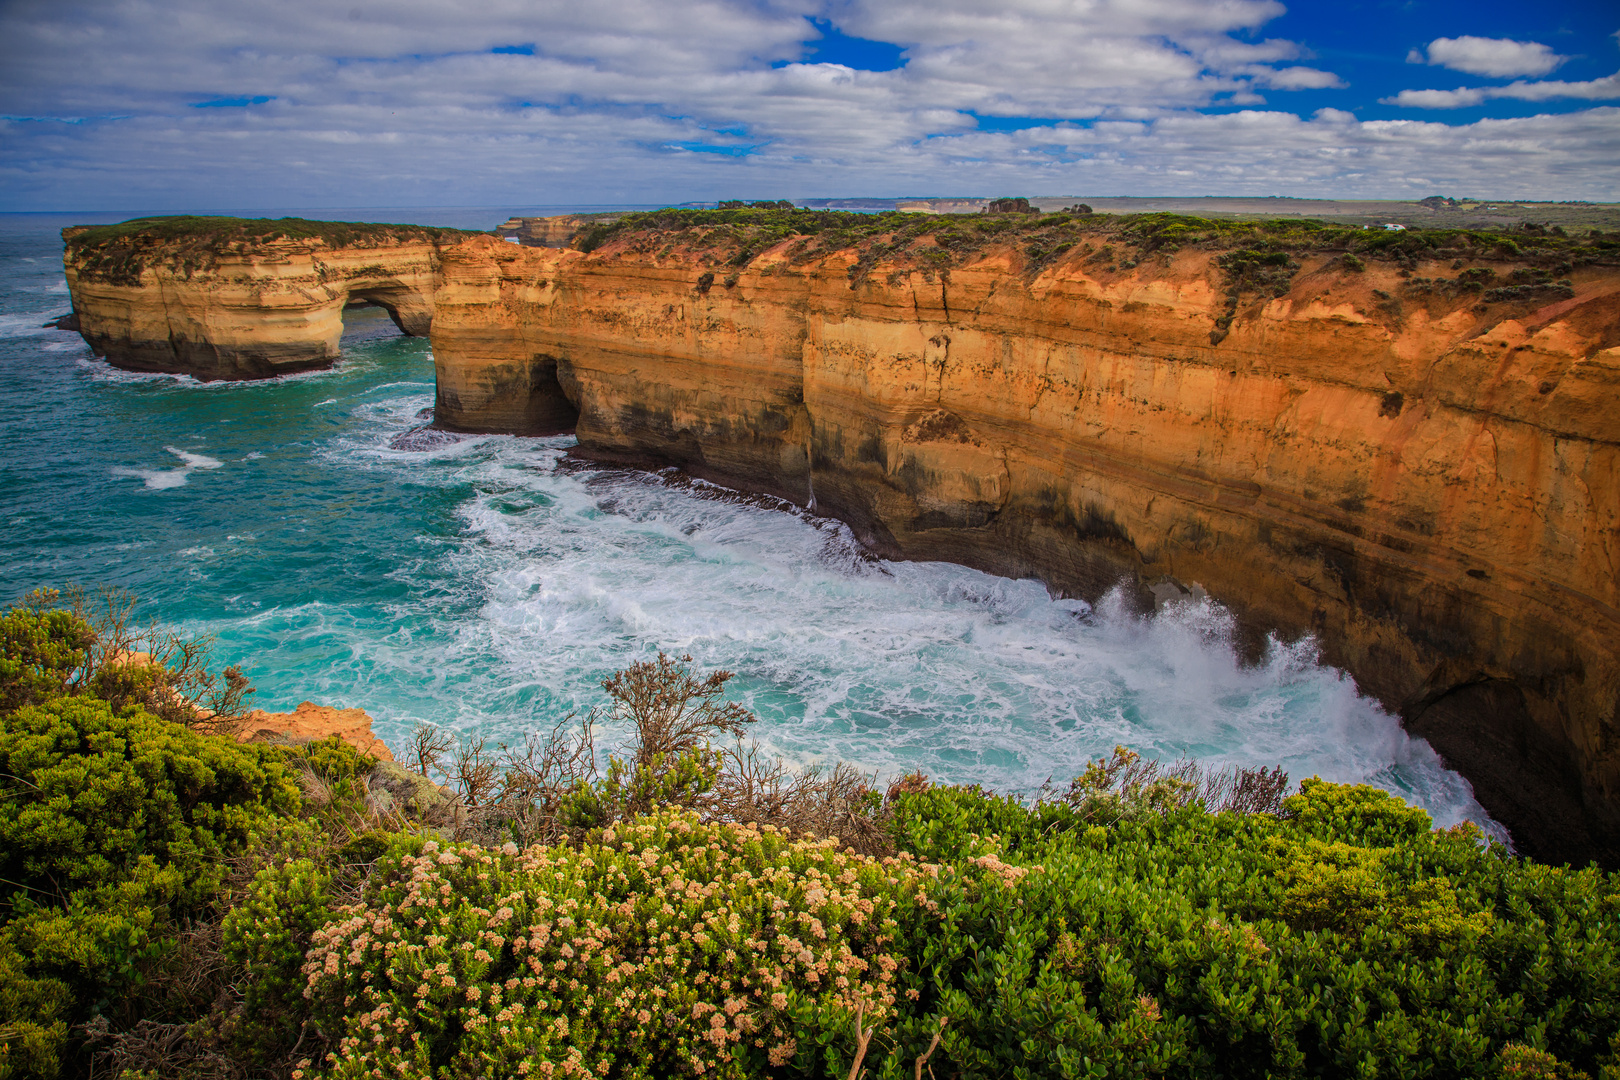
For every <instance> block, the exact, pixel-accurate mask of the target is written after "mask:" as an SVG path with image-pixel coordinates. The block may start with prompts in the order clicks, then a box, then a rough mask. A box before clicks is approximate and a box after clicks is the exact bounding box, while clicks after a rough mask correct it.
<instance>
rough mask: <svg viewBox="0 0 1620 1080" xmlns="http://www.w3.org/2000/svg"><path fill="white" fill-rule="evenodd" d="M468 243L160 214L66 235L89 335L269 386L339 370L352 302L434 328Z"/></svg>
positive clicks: (145, 364) (113, 354)
mask: <svg viewBox="0 0 1620 1080" xmlns="http://www.w3.org/2000/svg"><path fill="white" fill-rule="evenodd" d="M466 235H468V234H466V233H462V232H459V231H457V230H451V229H428V228H422V227H419V226H387V225H384V226H377V225H358V224H353V223H332V222H308V221H298V220H296V219H293V220H288V219H284V220H282V221H240V220H238V219H233V218H159V219H151V220H149V221H143V222H132V223H126V224H124V225H113V226H102V227H97V228H73V229H65V230H63V238H64V239H65V240H66V242H67V248H66V251H65V253H64V256H63V264H64V269H65V271H66V274H67V280H68V288H69V290H70V292H71V293H72V296H73V310H74V313H75V314H76V315H77V317H78V322H79V327H78V328H79V331H80V333H82V334H83V335H84V339H85V341H86V342H88V343H89V345H90V347H91V348H92V349H94V350H95V351H96V353H97V355H101V356H105V357H106V358H107V360H108V362H109V363H111V364H113V365H115V366H117V367H121V368H126V369H128V370H131V371H167V372H176V373H182V374H188V375H193V376H195V377H197V378H199V379H203V380H212V379H257V378H268V377H271V376H275V375H280V374H285V373H288V372H294V371H304V370H308V369H311V368H320V367H327V366H330V365H331V364H332V363H333V361H335V360H336V359H337V358H338V339H339V338H341V337H342V335H343V308H344V305H345V304H350V303H357V302H369V303H374V304H378V305H380V306H382V307H384V308H386V309H387V310H388V313H389V315H391V316H392V317H393V319H394V322H395V323H396V324H398V326H399V328H400V329H401V330H402V331H404V332H405V333H407V334H415V335H421V336H425V335H426V334H427V332H428V328H429V326H430V325H431V323H432V319H433V289H434V286H435V285H436V283H437V278H438V268H439V253H440V250H441V248H442V247H443V246H444V245H446V244H454V243H456V242H458V241H459V240H460V239H461V238H463V237H464V236H466Z"/></svg>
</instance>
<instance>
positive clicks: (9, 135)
mask: <svg viewBox="0 0 1620 1080" xmlns="http://www.w3.org/2000/svg"><path fill="white" fill-rule="evenodd" d="M1282 10H1283V9H1282V7H1281V5H1280V4H1277V3H1275V2H1273V0H1221V2H1217V3H1211V2H1208V0H1086V2H1084V3H1058V2H1057V0H999V2H998V3H996V4H994V5H991V4H988V3H986V2H985V0H928V2H925V0H884V2H878V0H806V2H805V3H803V4H797V3H795V2H793V0H685V2H683V3H680V4H670V3H668V2H667V0H593V2H592V3H591V4H588V5H587V4H579V3H577V2H572V0H485V2H483V3H481V4H480V5H479V6H478V8H477V9H476V13H472V12H473V9H471V8H468V7H467V6H465V5H461V4H454V3H450V2H448V0H386V2H385V0H340V2H338V3H331V2H329V0H278V2H276V3H268V4H267V3H263V2H262V0H120V2H119V3H118V4H106V3H104V2H102V0H10V2H9V3H7V4H5V5H4V7H3V8H0V12H3V14H0V114H7V115H9V116H11V117H33V118H35V119H33V120H16V119H12V120H0V192H3V193H4V195H3V196H0V199H3V200H4V202H5V203H6V204H8V205H9V206H10V207H14V208H19V209H22V208H44V207H52V206H66V207H112V208H116V209H122V208H125V207H128V208H130V209H153V210H158V209H185V208H192V209H206V208H228V207H230V206H233V205H234V206H235V207H242V208H245V207H253V206H258V207H266V208H272V207H273V208H281V207H295V206H315V205H327V206H368V205H370V206H376V205H395V206H398V205H412V204H415V205H432V204H440V203H445V202H455V203H460V204H463V205H470V204H478V205H484V204H502V205H510V206H536V205H558V204H567V203H603V202H655V201H665V200H671V201H674V200H682V199H690V198H712V197H715V196H735V195H747V196H749V197H766V196H771V197H807V196H814V195H836V194H925V193H930V192H932V193H973V192H985V191H990V192H995V191H1002V190H1021V191H1027V192H1030V193H1048V194H1055V195H1067V194H1077V195H1079V194H1087V193H1093V194H1099V195H1104V194H1120V193H1141V194H1172V193H1202V192H1208V193H1229V194H1274V193H1285V192H1286V193H1289V194H1296V195H1307V194H1319V195H1346V196H1350V195H1362V196H1378V195H1405V194H1409V193H1412V192H1414V191H1419V190H1423V189H1424V188H1425V187H1428V186H1429V185H1431V184H1432V183H1438V182H1440V181H1442V180H1444V181H1445V182H1446V183H1448V184H1450V185H1452V186H1453V187H1455V188H1469V189H1474V190H1493V191H1511V190H1527V191H1528V190H1533V191H1537V192H1539V191H1541V190H1542V189H1543V188H1545V187H1546V183H1545V181H1544V180H1543V179H1537V178H1536V173H1535V170H1537V169H1543V170H1546V172H1545V173H1544V174H1543V175H1556V176H1557V177H1558V178H1559V180H1558V183H1559V184H1560V185H1562V186H1560V187H1559V188H1558V189H1557V192H1556V193H1555V194H1556V195H1557V197H1562V198H1591V197H1611V196H1612V195H1613V194H1614V192H1615V184H1616V181H1615V179H1614V177H1613V176H1612V173H1613V170H1612V162H1613V161H1614V159H1615V158H1616V157H1617V156H1620V151H1617V144H1620V135H1617V131H1620V125H1617V124H1616V119H1617V117H1620V113H1617V111H1616V110H1614V109H1603V108H1598V109H1589V110H1587V111H1586V112H1583V113H1577V114H1572V115H1566V116H1559V117H1547V118H1541V119H1539V120H1537V121H1525V122H1520V121H1500V122H1498V121H1482V122H1480V123H1477V124H1471V125H1466V126H1448V125H1445V124H1440V123H1418V122H1415V121H1402V122H1399V123H1398V124H1396V125H1395V126H1390V125H1389V124H1383V125H1380V124H1376V123H1362V122H1359V121H1357V120H1356V119H1355V117H1354V116H1353V115H1351V114H1350V113H1348V112H1343V111H1337V110H1323V111H1321V112H1318V113H1317V114H1316V116H1315V117H1313V118H1311V119H1308V120H1307V119H1301V118H1300V117H1298V116H1295V115H1292V114H1291V113H1288V112H1285V111H1264V110H1261V109H1259V108H1251V109H1250V110H1249V111H1245V112H1240V113H1235V114H1230V115H1225V116H1211V115H1204V114H1203V113H1201V112H1199V111H1198V110H1200V109H1202V108H1204V107H1206V106H1209V105H1210V104H1212V103H1217V102H1218V103H1220V104H1222V105H1237V106H1245V105H1248V106H1259V105H1262V104H1265V102H1266V99H1265V98H1262V97H1261V95H1260V94H1259V93H1258V92H1257V91H1260V90H1265V91H1267V92H1268V93H1271V92H1272V91H1276V92H1279V93H1281V94H1286V93H1287V92H1288V91H1292V90H1321V89H1329V88H1335V87H1339V86H1342V85H1344V83H1343V80H1342V79H1341V78H1340V77H1339V76H1338V75H1337V74H1336V73H1334V72H1332V71H1328V70H1323V69H1320V68H1317V67H1312V66H1306V65H1305V64H1304V63H1302V61H1307V60H1308V59H1309V57H1308V54H1307V53H1306V52H1305V50H1304V49H1302V48H1301V47H1300V46H1299V45H1297V44H1296V43H1294V42H1291V41H1286V40H1280V39H1258V38H1257V35H1258V31H1260V30H1261V29H1262V28H1263V27H1264V26H1265V24H1266V23H1267V22H1269V21H1270V20H1271V19H1273V18H1275V17H1276V16H1277V15H1279V14H1281V12H1282ZM807 15H814V16H818V17H826V18H830V19H831V20H832V21H833V22H834V24H835V25H837V26H839V27H840V28H842V29H843V30H844V31H845V32H846V33H848V34H850V35H852V36H858V37H866V38H871V39H875V40H880V41H887V42H892V43H894V44H895V45H898V46H900V47H901V48H902V49H903V50H904V55H905V57H906V60H907V62H906V64H905V66H904V67H902V68H900V69H898V70H894V71H882V72H877V71H861V70H853V69H851V68H849V67H844V66H841V65H838V64H831V63H814V62H812V63H804V62H800V58H801V56H802V53H803V49H802V45H801V43H802V42H803V41H804V40H806V39H807V38H811V37H813V36H814V31H813V30H812V29H811V28H810V24H809V23H807V22H806V21H805V16H807ZM1459 40H1460V39H1459ZM531 45H532V47H533V51H532V54H511V53H502V54H497V53H493V52H492V51H491V50H492V49H493V48H495V47H497V46H516V47H524V48H525V49H526V48H527V47H529V46H531ZM783 62H785V63H783ZM773 63H781V66H772V65H773ZM1607 82H1608V81H1607V80H1595V81H1594V83H1592V84H1581V83H1515V84H1513V85H1512V86H1507V87H1499V88H1496V91H1492V93H1496V92H1497V91H1500V96H1520V97H1523V98H1525V99H1527V100H1537V99H1536V98H1534V97H1531V96H1530V95H1532V94H1539V93H1544V92H1547V91H1546V90H1545V88H1549V87H1563V88H1564V90H1562V91H1560V93H1561V94H1562V95H1563V96H1581V94H1585V95H1586V96H1587V97H1590V98H1592V99H1594V100H1598V99H1602V98H1604V97H1605V96H1612V95H1609V94H1608V92H1607V91H1606V90H1604V89H1603V88H1602V87H1600V86H1597V84H1598V83H1607ZM1537 87H1541V88H1543V89H1537ZM1580 87H1586V88H1587V89H1586V90H1582V91H1579V93H1577V92H1576V90H1575V89H1571V88H1580ZM1407 93H1421V94H1430V95H1442V97H1440V98H1436V99H1435V101H1434V102H1431V103H1429V104H1427V105H1425V107H1428V108H1438V107H1441V105H1440V104H1439V102H1441V101H1445V100H1449V99H1448V98H1446V97H1444V95H1454V94H1457V93H1465V92H1464V91H1408V92H1407ZM256 96H263V97H266V98H269V99H270V100H267V101H265V102H264V103H262V104H257V105H252V106H248V107H242V108H205V109H196V108H192V107H191V106H192V105H195V104H197V103H200V102H205V101H210V100H217V99H240V98H244V97H246V98H252V97H256ZM1274 96H1275V95H1274ZM1404 97H1405V95H1402V97H1401V98H1398V99H1396V100H1398V101H1400V102H1401V103H1402V104H1406V103H1407V102H1406V101H1405V100H1404ZM1286 101H1287V99H1286V97H1277V98H1276V100H1274V101H1272V102H1271V103H1270V108H1272V109H1278V108H1285V107H1286ZM1449 107H1455V106H1449ZM976 117H977V118H979V119H976ZM997 117H1002V118H1007V117H1010V118H1027V117H1066V118H1068V119H1069V120H1070V121H1078V122H1067V123H1055V122H1054V123H1045V122H1042V123H1037V124H1035V126H1032V127H1028V128H1027V129H1025V130H1018V131H997V130H994V128H995V127H996V126H997V125H996V122H995V120H994V118H997ZM68 118H89V119H87V120H85V121H84V122H81V123H68V122H66V120H67V119H68ZM114 118H116V119H114ZM1599 121H1603V122H1599ZM1020 123H1026V124H1027V123H1028V121H1026V120H1021V121H1020ZM1605 123H1606V125H1607V126H1605ZM1502 124H1505V125H1508V126H1506V127H1503V126H1492V125H1502ZM1403 125H1404V126H1403ZM1515 125H1516V126H1515ZM1568 132H1576V133H1578V135H1569V136H1567V137H1566V134H1565V133H1568ZM1531 146H1535V147H1539V148H1540V149H1539V150H1536V151H1535V152H1534V153H1532V152H1530V151H1526V150H1522V149H1521V148H1523V147H1531ZM1505 147H1511V148H1513V149H1511V151H1510V150H1509V149H1505ZM714 150H718V151H740V153H736V154H733V153H727V152H707V151H714ZM1520 183H1523V184H1527V185H1529V186H1528V187H1524V188H1515V187H1514V185H1516V184H1520ZM1504 185H1505V186H1504ZM1423 193H1425V194H1427V193H1429V192H1428V191H1423Z"/></svg>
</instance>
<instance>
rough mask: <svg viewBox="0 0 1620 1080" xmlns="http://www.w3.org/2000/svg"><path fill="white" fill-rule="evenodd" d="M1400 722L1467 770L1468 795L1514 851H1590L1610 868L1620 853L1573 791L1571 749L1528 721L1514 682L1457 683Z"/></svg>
mask: <svg viewBox="0 0 1620 1080" xmlns="http://www.w3.org/2000/svg"><path fill="white" fill-rule="evenodd" d="M1405 726H1406V730H1407V731H1409V732H1410V733H1411V734H1413V735H1416V736H1419V737H1421V738H1424V739H1427V740H1428V741H1429V745H1431V746H1433V747H1434V748H1435V750H1436V751H1437V752H1439V754H1440V757H1441V758H1442V759H1443V760H1444V761H1445V763H1446V765H1447V766H1448V767H1449V768H1452V769H1455V770H1457V771H1458V772H1460V773H1462V774H1463V775H1464V776H1466V777H1468V780H1469V782H1470V783H1471V784H1473V785H1474V797H1475V798H1477V799H1478V800H1479V801H1480V804H1481V805H1483V806H1484V807H1485V808H1486V809H1488V810H1489V811H1490V812H1491V815H1492V816H1493V817H1495V818H1496V819H1497V820H1498V821H1500V822H1501V823H1502V824H1503V825H1505V826H1506V827H1507V829H1508V832H1509V833H1511V834H1512V836H1513V842H1514V844H1515V846H1517V848H1518V850H1519V852H1520V853H1521V854H1524V855H1529V856H1530V857H1532V858H1534V859H1537V860H1539V861H1541V862H1548V863H1565V862H1567V863H1571V864H1573V865H1576V866H1582V865H1585V863H1586V862H1587V861H1588V860H1592V859H1596V860H1597V861H1598V862H1599V863H1600V864H1602V865H1604V866H1606V867H1609V868H1613V867H1614V866H1615V865H1616V863H1617V861H1620V860H1617V854H1616V849H1617V843H1616V840H1617V838H1616V837H1615V836H1614V835H1613V834H1612V833H1605V831H1604V830H1603V829H1602V826H1601V825H1599V824H1596V819H1595V816H1594V815H1593V814H1592V813H1591V812H1590V811H1589V810H1588V809H1587V808H1586V807H1585V806H1583V805H1582V802H1581V799H1580V798H1579V796H1578V795H1577V794H1576V793H1577V792H1579V791H1580V790H1581V778H1580V773H1579V771H1578V770H1577V769H1576V768H1575V766H1574V764H1573V763H1572V761H1571V759H1570V755H1569V754H1568V753H1561V752H1560V750H1562V749H1563V748H1562V747H1560V746H1556V745H1553V744H1552V743H1551V741H1550V740H1549V739H1548V737H1547V733H1546V732H1545V731H1543V730H1542V729H1541V728H1540V727H1539V726H1538V725H1537V724H1536V723H1535V721H1534V719H1533V718H1532V717H1531V715H1530V710H1529V709H1528V707H1527V706H1526V704H1525V700H1524V694H1523V692H1522V691H1520V689H1519V688H1518V687H1517V686H1516V685H1514V684H1513V683H1511V682H1509V681H1507V680H1505V679H1483V680H1480V681H1478V682H1471V683H1466V684H1464V685H1462V686H1458V687H1456V688H1454V689H1452V690H1449V691H1447V692H1446V693H1444V694H1443V695H1441V696H1440V697H1438V698H1437V699H1435V700H1433V701H1431V702H1429V703H1427V704H1426V705H1423V706H1420V707H1419V708H1418V709H1415V710H1413V711H1412V712H1411V714H1410V715H1409V716H1408V717H1407V718H1406V722H1405Z"/></svg>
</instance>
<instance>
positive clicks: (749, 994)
mask: <svg viewBox="0 0 1620 1080" xmlns="http://www.w3.org/2000/svg"><path fill="white" fill-rule="evenodd" d="M932 870H933V868H930V867H926V866H922V865H919V864H917V863H916V862H915V861H914V860H910V859H906V858H900V859H892V858H891V859H883V860H879V859H874V858H871V857H867V856H862V855H857V854H854V853H852V852H848V851H841V850H839V846H838V844H837V843H836V841H825V840H805V839H800V840H791V839H789V838H788V837H787V836H786V835H785V834H783V833H782V832H780V831H778V830H776V829H774V828H771V827H768V826H767V827H764V828H761V829H755V828H750V827H747V826H739V825H717V824H704V823H703V822H701V821H700V820H699V819H698V818H697V817H696V815H693V814H689V813H678V812H669V811H664V812H660V813H655V814H652V815H649V816H645V817H641V818H638V819H636V820H634V821H631V822H629V823H625V824H621V825H619V826H616V827H615V828H613V829H609V830H607V831H605V832H603V833H602V834H601V835H600V837H599V838H598V839H597V840H596V842H590V843H586V844H584V845H583V846H581V847H578V848H572V847H568V846H556V847H542V846H535V847H531V848H528V849H527V850H519V849H518V848H517V846H516V845H514V844H507V845H505V846H504V847H502V848H499V849H496V848H481V847H476V846H472V845H455V844H447V845H444V846H440V845H439V844H438V843H436V842H433V841H423V840H421V839H419V838H402V839H401V840H400V841H398V842H397V843H396V844H395V846H394V848H393V849H392V850H391V851H390V852H389V853H388V854H387V855H386V856H384V857H383V858H382V859H381V860H379V862H378V863H377V865H376V867H375V869H374V871H373V874H372V877H371V880H370V882H369V883H368V884H367V886H366V889H365V893H364V895H363V897H362V899H361V900H360V902H358V903H356V904H351V905H347V906H344V907H341V908H338V909H337V910H336V911H335V913H334V915H335V918H334V921H332V922H331V923H330V924H328V925H327V926H326V927H325V928H324V929H322V930H320V931H318V932H317V933H316V934H315V936H314V943H313V947H312V948H311V949H310V951H309V954H308V960H307V962H306V964H305V965H304V969H303V970H304V975H305V978H306V980H307V985H306V988H305V991H304V992H305V995H306V996H307V997H308V998H309V1000H310V1003H311V1011H312V1016H313V1018H314V1019H315V1022H316V1023H317V1024H318V1025H319V1026H320V1028H321V1030H322V1031H324V1032H326V1033H327V1034H328V1036H329V1037H333V1038H336V1039H337V1040H338V1041H337V1045H336V1046H335V1048H334V1050H333V1052H332V1053H330V1054H329V1055H327V1057H326V1059H325V1060H324V1061H323V1062H318V1063H311V1064H306V1065H305V1066H304V1067H303V1068H302V1069H301V1070H300V1073H295V1074H294V1076H295V1080H300V1074H308V1075H311V1076H313V1075H320V1076H329V1077H356V1078H358V1077H365V1076H373V1077H376V1076H383V1077H396V1076H397V1077H426V1076H486V1075H488V1076H530V1075H532V1076H570V1077H606V1076H609V1075H612V1076H634V1077H641V1076H646V1077H662V1076H669V1075H703V1076H736V1077H741V1076H757V1075H763V1073H764V1072H765V1070H766V1068H767V1067H769V1066H776V1065H786V1064H789V1063H792V1064H793V1065H795V1066H796V1067H797V1068H798V1069H799V1070H801V1071H803V1072H807V1073H811V1074H817V1073H823V1072H825V1073H828V1074H831V1073H837V1072H839V1071H840V1069H847V1067H848V1059H849V1057H850V1053H851V1044H852V1042H853V1036H854V1030H855V1027H854V1025H855V1021H856V1017H857V1014H859V1015H860V1016H861V1017H863V1018H864V1022H865V1023H866V1024H867V1025H868V1026H874V1025H878V1024H882V1023H883V1022H884V1021H885V1020H887V1019H889V1018H892V1017H893V1015H894V1013H895V1009H896V978H897V973H898V970H899V967H900V961H899V960H898V959H897V958H896V957H895V955H894V954H893V949H892V943H893V940H894V937H895V934H896V933H897V931H898V917H900V916H905V917H910V915H911V913H912V912H913V911H914V910H915V909H916V908H917V905H918V896H919V889H920V888H921V887H922V886H923V885H925V884H926V883H927V882H928V881H929V880H930V879H931V871H932ZM273 917H274V916H271V917H270V918H273ZM270 918H266V919H262V920H247V921H246V924H245V925H239V926H237V927H235V931H236V933H237V934H238V935H239V936H240V937H242V938H244V939H251V938H254V937H256V936H258V935H260V934H262V933H265V932H270V931H271V929H273V927H272V926H271V921H270ZM261 926H263V927H266V928H267V929H263V930H261Z"/></svg>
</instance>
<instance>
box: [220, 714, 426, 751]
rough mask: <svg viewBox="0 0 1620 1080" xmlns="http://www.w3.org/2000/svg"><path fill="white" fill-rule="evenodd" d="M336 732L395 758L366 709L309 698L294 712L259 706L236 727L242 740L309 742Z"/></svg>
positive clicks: (360, 748) (350, 741)
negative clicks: (374, 731) (373, 727)
mask: <svg viewBox="0 0 1620 1080" xmlns="http://www.w3.org/2000/svg"><path fill="white" fill-rule="evenodd" d="M334 735H336V736H337V737H338V738H340V739H342V740H343V741H344V742H346V743H348V744H349V745H350V746H352V747H354V748H355V749H356V750H358V751H360V752H361V753H362V754H365V755H366V756H367V757H372V758H376V759H377V760H378V761H387V762H392V761H393V760H394V755H393V752H392V751H390V750H389V749H388V745H387V744H386V743H384V742H383V741H382V740H381V739H379V738H377V737H376V736H375V735H373V734H372V733H371V717H370V715H369V714H367V713H366V711H365V710H363V709H336V708H332V707H331V706H328V705H317V704H315V703H314V702H312V701H305V702H302V703H300V704H299V706H298V708H296V709H294V710H293V711H292V712H290V713H269V712H265V711H264V710H262V709H255V710H254V711H253V712H250V713H248V714H247V716H245V717H244V718H243V719H242V722H241V724H240V725H238V726H237V729H236V737H237V739H238V740H239V741H242V742H249V741H269V742H282V743H288V742H290V743H306V742H319V741H320V740H322V739H329V738H331V737H332V736H334Z"/></svg>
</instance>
